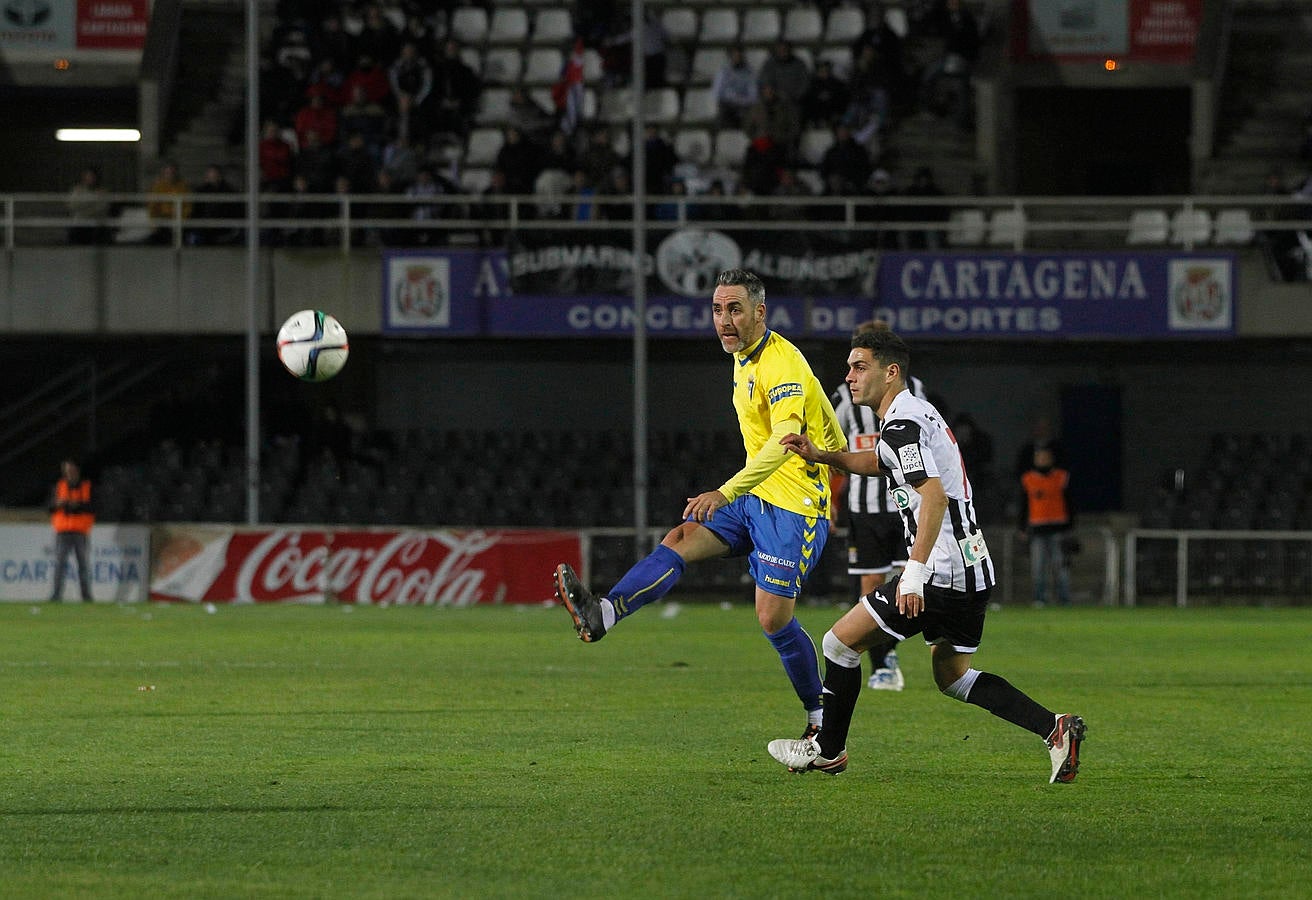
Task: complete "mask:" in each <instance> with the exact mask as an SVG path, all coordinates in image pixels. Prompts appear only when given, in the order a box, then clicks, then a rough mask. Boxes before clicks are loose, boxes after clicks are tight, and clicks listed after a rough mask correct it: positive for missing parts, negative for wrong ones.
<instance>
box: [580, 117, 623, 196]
mask: <svg viewBox="0 0 1312 900" xmlns="http://www.w3.org/2000/svg"><path fill="white" fill-rule="evenodd" d="M623 162H624V161H623V160H622V159H620V155H619V154H618V153H616V152H615V148H614V147H612V146H611V142H610V129H609V128H607V127H606V126H605V125H600V124H599V125H595V126H593V129H592V131H591V133H590V134H589V135H588V144H587V146H586V147H585V148H584V149H583V152H582V153H580V154H579V167H580V168H581V169H582V170H583V173H584V175H586V176H587V179H588V184H590V185H592V186H593V187H600V186H601V185H603V184H605V183H606V182H607V180H609V178H610V173H611V172H612V171H614V169H615V168H616V167H617V166H619V165H622V164H623Z"/></svg>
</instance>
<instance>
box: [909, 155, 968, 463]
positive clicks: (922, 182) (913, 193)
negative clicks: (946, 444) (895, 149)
mask: <svg viewBox="0 0 1312 900" xmlns="http://www.w3.org/2000/svg"><path fill="white" fill-rule="evenodd" d="M904 196H907V197H942V196H944V194H943V189H942V188H941V187H939V186H938V182H936V181H935V180H934V170H933V169H931V168H930V167H929V166H921V167H920V168H918V169H916V172H915V174H914V175H913V176H912V177H911V186H910V187H908V188H907V189H906V191H905V192H904ZM904 212H905V213H906V217H907V219H909V220H911V221H915V222H947V220H948V219H949V217H950V215H951V212H950V210H949V209H948V208H947V207H946V206H943V205H940V204H928V203H927V204H925V205H924V206H907V207H904ZM906 236H907V241H906V243H907V246H908V247H909V248H910V249H912V250H938V249H940V248H942V247H943V245H944V243H945V241H946V235H945V233H944V232H943V230H942V229H938V228H935V229H929V230H922V229H911V230H909V231H908V232H907V235H906ZM967 463H969V460H967ZM967 471H969V472H974V471H976V470H975V469H974V468H972V467H970V466H969V465H967Z"/></svg>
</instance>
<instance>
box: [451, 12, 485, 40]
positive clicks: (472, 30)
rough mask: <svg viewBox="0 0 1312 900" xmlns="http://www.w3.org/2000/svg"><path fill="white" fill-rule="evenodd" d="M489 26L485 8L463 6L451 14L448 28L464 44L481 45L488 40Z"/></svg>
mask: <svg viewBox="0 0 1312 900" xmlns="http://www.w3.org/2000/svg"><path fill="white" fill-rule="evenodd" d="M487 25H488V22H487V10H485V9H483V7H481V6H461V7H458V8H457V9H456V10H455V12H453V13H451V22H450V25H449V26H448V28H449V31H450V33H451V36H452V37H453V38H455V39H456V40H457V41H459V42H460V43H462V44H481V43H483V41H484V39H486V38H487Z"/></svg>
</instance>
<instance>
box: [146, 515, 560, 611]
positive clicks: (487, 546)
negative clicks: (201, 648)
mask: <svg viewBox="0 0 1312 900" xmlns="http://www.w3.org/2000/svg"><path fill="white" fill-rule="evenodd" d="M153 544H154V565H153V567H152V568H153V571H152V579H151V585H150V596H151V599H153V600H190V601H196V602H202V601H203V602H210V603H232V602H235V603H272V602H278V601H299V602H303V603H322V602H324V601H327V600H332V601H337V602H342V603H358V604H379V605H382V604H387V605H435V606H471V605H473V604H476V603H542V602H544V601H547V600H550V599H551V597H552V593H551V578H550V575H551V573H552V572H553V571H554V570H555V568H556V565H557V564H559V563H562V562H566V563H570V564H571V565H573V566H574V567H575V568H579V567H580V566H581V560H582V544H581V541H580V538H579V536H578V535H577V534H576V533H573V532H561V531H520V530H504V531H483V530H470V531H452V530H446V529H443V530H433V531H424V530H418V529H407V530H395V531H328V530H323V529H318V530H314V529H308V530H301V529H293V528H287V529H267V530H262V529H256V530H241V531H237V530H234V529H226V528H206V527H204V526H194V527H178V528H159V529H157V530H156V532H155V534H154V536H153Z"/></svg>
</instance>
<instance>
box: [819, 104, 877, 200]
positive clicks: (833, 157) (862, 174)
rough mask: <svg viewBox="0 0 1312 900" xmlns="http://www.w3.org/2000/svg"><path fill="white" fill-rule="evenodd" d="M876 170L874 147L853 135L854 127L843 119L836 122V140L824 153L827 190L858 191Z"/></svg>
mask: <svg viewBox="0 0 1312 900" xmlns="http://www.w3.org/2000/svg"><path fill="white" fill-rule="evenodd" d="M873 170H874V164H873V162H872V160H871V159H870V151H868V150H866V148H865V147H864V146H862V145H861V144H859V143H857V141H856V139H855V138H853V137H852V129H851V128H850V127H848V126H847V125H846V124H844V123H842V122H839V123H838V124H837V125H835V126H834V142H833V143H832V144H830V145H829V148H828V149H827V150H825V152H824V155H823V156H821V157H820V177H821V179H823V181H824V183H825V187H826V192H827V193H833V194H835V195H837V196H844V195H851V194H855V193H858V192H859V191H860V190H861V188H862V186H863V185H864V184H865V183H866V182H867V181H868V180H869V178H870V173H871V172H872V171H873Z"/></svg>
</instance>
